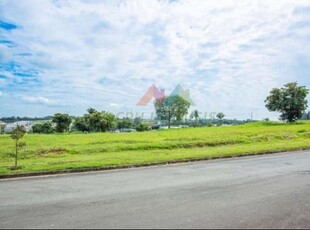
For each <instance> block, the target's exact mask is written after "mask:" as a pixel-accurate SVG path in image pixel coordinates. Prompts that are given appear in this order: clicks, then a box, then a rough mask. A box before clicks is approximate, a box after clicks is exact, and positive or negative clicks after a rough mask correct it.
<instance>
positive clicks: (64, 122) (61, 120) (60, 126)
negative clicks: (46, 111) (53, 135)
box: [52, 113, 72, 133]
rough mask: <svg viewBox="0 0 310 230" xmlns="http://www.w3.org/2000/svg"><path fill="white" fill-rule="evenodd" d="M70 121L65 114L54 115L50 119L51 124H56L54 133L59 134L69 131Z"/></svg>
mask: <svg viewBox="0 0 310 230" xmlns="http://www.w3.org/2000/svg"><path fill="white" fill-rule="evenodd" d="M71 121H72V119H71V117H70V116H69V115H68V114H65V113H56V114H55V115H54V116H53V119H52V122H54V123H56V131H57V132H59V133H63V132H65V131H69V127H70V124H71Z"/></svg>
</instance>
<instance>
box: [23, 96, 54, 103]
mask: <svg viewBox="0 0 310 230" xmlns="http://www.w3.org/2000/svg"><path fill="white" fill-rule="evenodd" d="M23 100H24V101H27V102H31V103H39V104H44V105H52V104H54V102H53V101H51V100H49V99H48V98H45V97H27V96H25V97H23Z"/></svg>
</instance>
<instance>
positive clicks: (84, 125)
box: [74, 116, 89, 132]
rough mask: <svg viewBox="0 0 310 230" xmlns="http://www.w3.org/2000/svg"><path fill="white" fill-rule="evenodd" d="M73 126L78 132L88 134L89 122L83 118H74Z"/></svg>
mask: <svg viewBox="0 0 310 230" xmlns="http://www.w3.org/2000/svg"><path fill="white" fill-rule="evenodd" d="M74 126H75V128H76V129H77V130H78V131H82V132H89V122H88V119H87V118H86V117H85V116H84V117H76V118H75V120H74Z"/></svg>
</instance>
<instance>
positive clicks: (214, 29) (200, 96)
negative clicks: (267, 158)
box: [0, 0, 310, 118]
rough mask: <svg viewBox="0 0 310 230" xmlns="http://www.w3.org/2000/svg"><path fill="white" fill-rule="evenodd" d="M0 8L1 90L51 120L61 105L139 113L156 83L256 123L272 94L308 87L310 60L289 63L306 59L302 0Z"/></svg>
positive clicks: (16, 0) (8, 4)
mask: <svg viewBox="0 0 310 230" xmlns="http://www.w3.org/2000/svg"><path fill="white" fill-rule="evenodd" d="M0 7H1V16H0V21H1V23H2V24H0V30H1V36H0V75H1V76H5V78H1V77H0V90H4V91H5V92H7V91H9V92H12V93H14V92H18V93H19V92H24V93H25V95H33V96H32V97H31V98H32V99H30V101H31V100H33V101H36V102H37V103H41V104H45V105H48V104H49V103H50V102H48V101H47V100H48V99H47V98H51V99H53V102H54V106H55V112H57V111H56V110H57V105H61V104H69V105H72V106H71V107H70V108H69V109H70V111H69V112H72V113H82V111H83V110H85V109H86V108H88V107H90V106H92V107H97V108H98V109H111V110H113V109H115V110H117V109H119V106H118V105H124V106H126V107H128V108H129V107H132V108H134V109H136V107H135V104H136V102H137V100H138V99H139V98H140V97H141V96H142V95H143V93H144V92H145V90H147V88H148V87H149V86H151V85H152V84H153V83H154V84H156V86H158V87H159V88H165V89H166V91H167V92H171V91H172V90H173V88H174V87H175V86H176V85H177V84H179V83H181V85H182V86H183V87H184V88H186V89H190V90H191V95H193V100H194V101H195V104H196V105H197V108H198V109H199V110H202V111H207V112H210V111H219V110H220V111H223V112H226V113H231V114H234V116H236V117H237V118H238V116H239V115H240V117H241V115H242V114H250V113H251V112H253V111H254V112H256V113H257V114H261V115H257V116H258V118H261V117H260V116H263V115H265V114H266V116H269V115H268V112H267V110H266V109H265V107H264V99H265V97H266V95H267V94H268V92H269V90H270V89H271V88H273V87H277V86H281V85H282V84H284V83H286V82H288V81H295V80H298V81H299V82H301V83H302V84H308V83H309V84H310V82H308V80H307V75H308V74H310V72H309V71H308V69H307V68H302V67H303V66H307V65H309V64H310V63H309V61H307V62H303V66H302V67H300V66H299V65H297V64H296V60H299V59H300V57H303V60H310V47H309V46H308V41H309V38H310V27H309V26H307V25H308V24H307V22H308V21H309V19H310V18H309V9H310V3H309V1H308V0H296V1H291V0H283V1H281V2H279V1H278V0H271V1H268V2H262V1H260V0H245V1H238V0H233V1H231V0H229V1H228V0H219V1H198V0H188V1H168V0H167V1H157V0H149V1H144V0H132V1H121V0H114V1H70V0H67V1H38V0H31V1H30V3H29V1H20V0H11V1H1V2H0ZM29 18H32V20H28V19H29ZM292 63H295V64H294V65H292ZM296 66H298V69H297V68H296ZM300 69H303V70H305V72H303V73H302V74H301V73H300ZM303 76H304V77H303ZM40 95H46V98H45V99H47V100H44V99H42V98H41V96H40ZM38 98H41V99H38ZM28 101H29V99H28ZM55 101H57V103H55ZM111 102H113V103H111ZM20 103H21V104H22V101H21V102H20ZM18 106H19V105H18V104H17V105H16V108H17V107H18ZM30 108H31V106H30V107H29V109H30ZM144 109H148V110H150V111H151V110H153V108H152V106H150V107H147V108H144ZM7 112H10V113H11V114H12V115H13V114H14V108H12V109H10V111H9V110H8V111H7ZM34 113H35V111H34ZM238 114H239V115H238ZM0 115H1V114H0ZM242 116H243V115H242Z"/></svg>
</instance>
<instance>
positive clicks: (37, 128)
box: [32, 122, 54, 134]
mask: <svg viewBox="0 0 310 230" xmlns="http://www.w3.org/2000/svg"><path fill="white" fill-rule="evenodd" d="M32 132H33V133H45V134H49V133H53V132H54V129H53V127H52V123H51V122H45V123H43V124H35V125H34V126H32Z"/></svg>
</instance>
